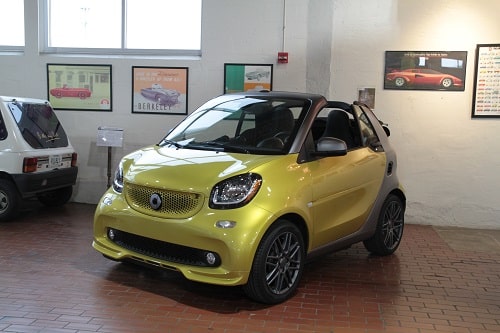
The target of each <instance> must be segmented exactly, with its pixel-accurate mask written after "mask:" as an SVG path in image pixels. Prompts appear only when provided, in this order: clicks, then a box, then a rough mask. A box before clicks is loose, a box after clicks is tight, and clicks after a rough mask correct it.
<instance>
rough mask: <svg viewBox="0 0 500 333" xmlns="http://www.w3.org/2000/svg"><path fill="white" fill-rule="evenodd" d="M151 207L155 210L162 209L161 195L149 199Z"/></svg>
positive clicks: (153, 195)
mask: <svg viewBox="0 0 500 333" xmlns="http://www.w3.org/2000/svg"><path fill="white" fill-rule="evenodd" d="M149 205H150V206H151V208H153V209H154V210H158V209H160V207H161V197H160V195H159V194H158V193H153V194H151V197H150V198H149Z"/></svg>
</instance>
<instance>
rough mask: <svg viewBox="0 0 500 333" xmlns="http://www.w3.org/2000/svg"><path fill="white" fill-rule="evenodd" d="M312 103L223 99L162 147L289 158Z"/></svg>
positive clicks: (200, 112)
mask: <svg viewBox="0 0 500 333" xmlns="http://www.w3.org/2000/svg"><path fill="white" fill-rule="evenodd" d="M307 109H308V101H305V100H298V99H283V98H280V99H275V98H264V97H261V96H258V97H242V96H237V97H235V96H233V97H228V96H227V95H226V96H221V97H219V98H217V99H215V100H212V101H210V102H208V103H206V104H205V105H203V106H201V107H200V108H199V109H198V110H197V111H195V112H194V113H193V114H191V115H190V116H189V117H187V118H186V119H185V120H184V121H183V122H181V123H180V124H179V125H178V126H177V127H176V128H174V129H173V130H172V131H171V132H170V133H169V134H168V135H167V136H166V137H165V139H163V140H162V141H161V142H160V145H161V146H172V147H176V148H188V149H205V150H216V151H229V152H239V153H253V154H286V153H287V152H288V150H289V148H290V146H291V143H292V142H293V138H294V136H295V133H296V132H297V123H299V121H297V120H298V119H299V118H300V117H301V115H302V114H303V113H304V112H305V111H306V110H307Z"/></svg>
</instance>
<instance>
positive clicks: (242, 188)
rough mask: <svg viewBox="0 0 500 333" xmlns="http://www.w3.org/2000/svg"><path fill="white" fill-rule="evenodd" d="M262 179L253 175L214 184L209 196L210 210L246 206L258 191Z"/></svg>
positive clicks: (236, 177) (249, 174) (240, 176)
mask: <svg viewBox="0 0 500 333" xmlns="http://www.w3.org/2000/svg"><path fill="white" fill-rule="evenodd" d="M261 184H262V177H261V176H260V175H258V174H255V173H248V174H244V175H239V176H235V177H232V178H228V179H225V180H223V181H221V182H220V183H218V184H216V185H215V186H214V188H213V189H212V193H211V194H210V202H209V206H210V208H215V209H230V208H238V207H242V206H244V205H246V204H247V203H249V202H250V200H252V198H253V197H254V196H255V194H257V192H258V191H259V188H260V185H261Z"/></svg>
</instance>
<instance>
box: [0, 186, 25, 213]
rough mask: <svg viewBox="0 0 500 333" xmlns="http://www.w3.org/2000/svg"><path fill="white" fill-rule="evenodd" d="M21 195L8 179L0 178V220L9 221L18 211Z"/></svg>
mask: <svg viewBox="0 0 500 333" xmlns="http://www.w3.org/2000/svg"><path fill="white" fill-rule="evenodd" d="M20 203H21V197H20V195H19V192H18V191H17V188H16V186H15V185H14V183H12V182H11V181H10V180H7V179H0V222H3V221H9V220H11V219H13V218H14V217H16V216H17V214H18V213H19V205H20Z"/></svg>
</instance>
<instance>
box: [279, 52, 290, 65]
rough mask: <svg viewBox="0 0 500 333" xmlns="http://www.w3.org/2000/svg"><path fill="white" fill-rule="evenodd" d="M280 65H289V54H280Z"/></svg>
mask: <svg viewBox="0 0 500 333" xmlns="http://www.w3.org/2000/svg"><path fill="white" fill-rule="evenodd" d="M278 64H288V52H278Z"/></svg>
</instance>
